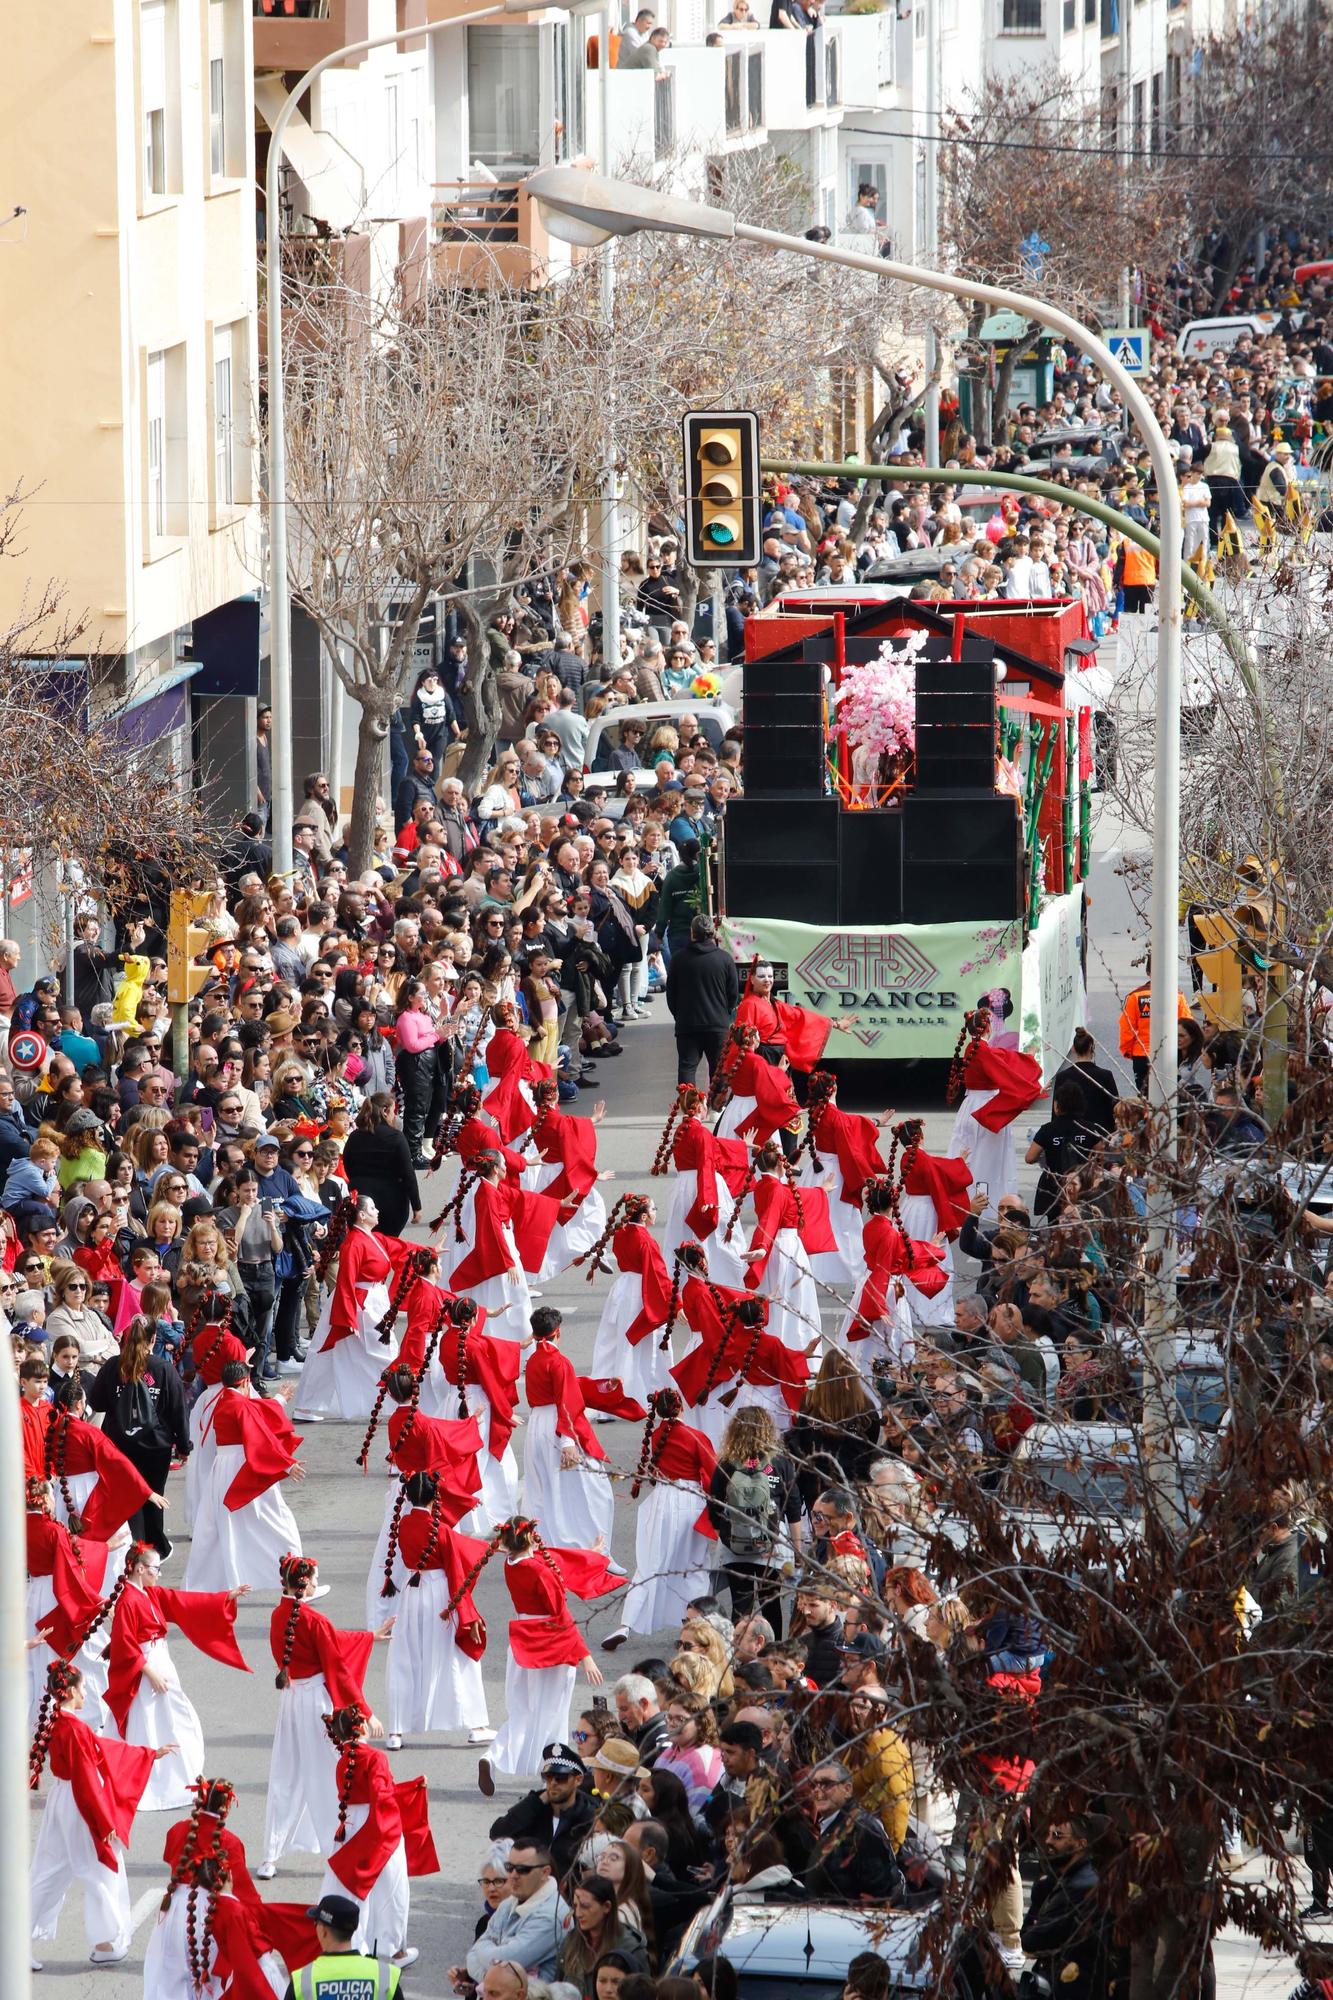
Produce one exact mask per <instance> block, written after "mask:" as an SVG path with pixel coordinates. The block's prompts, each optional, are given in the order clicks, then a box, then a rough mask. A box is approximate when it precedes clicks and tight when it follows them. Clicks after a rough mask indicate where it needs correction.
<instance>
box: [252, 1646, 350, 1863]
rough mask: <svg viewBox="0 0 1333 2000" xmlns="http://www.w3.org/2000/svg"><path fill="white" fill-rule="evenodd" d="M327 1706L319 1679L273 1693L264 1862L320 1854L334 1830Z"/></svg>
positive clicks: (333, 1761)
mask: <svg viewBox="0 0 1333 2000" xmlns="http://www.w3.org/2000/svg"><path fill="white" fill-rule="evenodd" d="M332 1709H333V1702H332V1700H331V1699H330V1697H329V1691H328V1688H327V1687H326V1686H325V1684H324V1676H323V1674H312V1675H311V1677H310V1679H309V1680H306V1681H293V1682H292V1684H291V1686H290V1687H285V1688H279V1689H278V1726H277V1728H276V1729H275V1730H274V1732H273V1759H272V1762H271V1764H270V1765H269V1778H268V1792H267V1794H266V1797H265V1801H264V1860H265V1861H266V1862H268V1861H281V1859H282V1857H283V1855H284V1854H293V1853H296V1854H323V1853H324V1851H325V1849H326V1848H327V1846H328V1844H329V1842H330V1841H331V1840H332V1839H333V1834H334V1829H335V1827H336V1826H337V1824H338V1753H337V1751H336V1750H335V1749H334V1747H333V1745H332V1743H330V1741H329V1738H328V1732H327V1731H326V1729H325V1727H324V1717H325V1716H326V1715H328V1714H330V1713H331V1712H332Z"/></svg>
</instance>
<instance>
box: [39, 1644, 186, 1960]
mask: <svg viewBox="0 0 1333 2000" xmlns="http://www.w3.org/2000/svg"><path fill="white" fill-rule="evenodd" d="M86 1700H87V1689H86V1688H85V1686H84V1679H83V1675H82V1674H81V1673H80V1672H79V1670H78V1668H77V1667H76V1666H74V1665H72V1664H71V1662H70V1661H68V1660H55V1661H53V1662H52V1664H51V1666H50V1667H49V1668H48V1670H47V1676H46V1689H45V1691H44V1693H43V1695H42V1700H41V1704H40V1706H39V1708H38V1712H37V1727H36V1730H35V1732H34V1734H33V1742H32V1754H31V1756H30V1757H29V1760H28V1783H29V1785H30V1786H31V1788H32V1790H33V1791H34V1792H35V1791H36V1790H37V1787H38V1785H39V1784H40V1783H41V1777H42V1769H43V1766H44V1765H45V1764H46V1762H47V1760H48V1758H49V1759H50V1764H51V1783H50V1786H49V1788H48V1790H47V1795H46V1806H45V1809H44V1811H43V1813H42V1819H41V1825H40V1826H39V1827H38V1829H37V1842H36V1845H35V1847H34V1848H33V1854H32V1867H31V1870H30V1874H29V1884H30V1890H31V1919H32V1935H33V1937H34V1938H39V1939H41V1938H44V1939H50V1938H53V1937H54V1936H55V1934H56V1927H57V1925H58V1924H59V1922H60V1912H61V1910H62V1909H63V1908H64V1905H65V1897H66V1896H67V1894H68V1893H69V1889H70V1885H71V1883H74V1882H77V1883H78V1884H79V1885H80V1887H81V1888H82V1890H83V1923H84V1929H85V1931H86V1932H87V1936H88V1942H89V1944H90V1945H91V1947H92V1951H91V1959H92V1963H93V1964H94V1965H118V1964H119V1963H120V1961H121V1959H123V1958H127V1957H128V1956H129V1950H130V1938H131V1935H132V1930H131V1925H132V1918H131V1914H130V1889H129V1883H128V1881H127V1880H126V1876H125V1849H126V1847H127V1846H128V1845H129V1838H130V1827H131V1825H132V1823H133V1820H134V1815H135V1812H136V1811H137V1810H138V1805H139V1801H140V1799H141V1798H142V1797H143V1794H144V1789H145V1787H146V1786H147V1784H148V1780H149V1778H150V1776H151V1775H152V1770H153V1765H154V1764H155V1763H156V1761H157V1759H158V1758H159V1757H169V1756H170V1755H171V1753H172V1751H173V1750H174V1749H175V1748H176V1745H175V1744H174V1743H164V1744H162V1745H160V1747H159V1748H158V1749H156V1750H144V1749H140V1748H139V1747H138V1746H137V1745H135V1744H130V1743H122V1742H121V1741H120V1740H119V1738H118V1737H114V1736H98V1735H97V1734H96V1733H95V1731H94V1730H92V1729H91V1728H90V1727H89V1725H88V1723H87V1722H86V1721H85V1720H84V1719H83V1717H82V1715H81V1714H80V1713H79V1711H80V1709H82V1708H83V1706H84V1704H85V1702H86ZM33 1965H34V1970H36V1971H38V1972H40V1971H41V1967H40V1965H38V1964H37V1962H36V1960H34V1961H33Z"/></svg>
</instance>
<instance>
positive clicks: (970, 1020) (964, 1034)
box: [944, 1007, 990, 1104]
mask: <svg viewBox="0 0 1333 2000" xmlns="http://www.w3.org/2000/svg"><path fill="white" fill-rule="evenodd" d="M989 1034H990V1008H989V1007H978V1008H976V1009H975V1011H974V1012H973V1013H971V1014H964V1016H963V1025H962V1027H961V1028H960V1029H959V1031H958V1040H957V1041H956V1042H955V1043H954V1045H953V1057H952V1059H951V1061H950V1063H949V1081H948V1084H947V1086H946V1088H945V1092H944V1101H945V1103H946V1104H957V1102H958V1100H959V1098H960V1097H961V1096H962V1095H963V1092H964V1090H965V1089H966V1087H967V1058H968V1056H969V1055H971V1053H972V1050H973V1049H974V1048H975V1047H976V1045H977V1043H978V1042H984V1041H985V1040H986V1038H987V1036H988V1035H989Z"/></svg>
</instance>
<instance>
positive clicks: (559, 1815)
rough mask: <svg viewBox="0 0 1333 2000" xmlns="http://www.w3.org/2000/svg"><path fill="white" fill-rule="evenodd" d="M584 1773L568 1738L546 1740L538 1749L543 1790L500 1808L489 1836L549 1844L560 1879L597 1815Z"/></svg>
mask: <svg viewBox="0 0 1333 2000" xmlns="http://www.w3.org/2000/svg"><path fill="white" fill-rule="evenodd" d="M585 1773H586V1766H585V1764H584V1762H583V1759H582V1758H581V1757H580V1756H579V1754H578V1752H577V1751H576V1750H571V1749H570V1747H569V1745H568V1744H567V1743H548V1744H547V1745H546V1748H545V1749H544V1750H543V1752H542V1788H541V1790H540V1791H539V1792H529V1793H528V1794H527V1796H526V1797H525V1798H521V1799H520V1800H519V1801H518V1803H517V1805H512V1806H510V1808H509V1811H508V1812H506V1813H501V1815H500V1817H499V1819H497V1820H496V1821H495V1823H494V1824H493V1826H492V1827H491V1839H492V1840H506V1839H507V1840H522V1841H527V1842H530V1843H532V1844H534V1845H536V1846H538V1847H549V1848H550V1850H551V1859H552V1860H553V1861H554V1863H555V1879H556V1881H557V1882H559V1883H561V1884H563V1883H564V1882H565V1880H566V1878H567V1877H568V1875H569V1871H570V1869H571V1868H572V1867H573V1866H574V1862H575V1860H576V1859H577V1856H578V1851H579V1849H580V1848H581V1847H582V1845H583V1843H584V1841H585V1840H586V1839H587V1838H588V1835H589V1834H590V1833H591V1832H592V1823H593V1820H594V1818H595V1817H596V1808H595V1806H594V1805H593V1801H592V1794H591V1793H590V1792H585V1791H584V1789H583V1780H584V1776H585ZM492 1790H494V1784H493V1783H492Z"/></svg>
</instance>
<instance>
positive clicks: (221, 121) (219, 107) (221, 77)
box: [208, 56, 227, 180]
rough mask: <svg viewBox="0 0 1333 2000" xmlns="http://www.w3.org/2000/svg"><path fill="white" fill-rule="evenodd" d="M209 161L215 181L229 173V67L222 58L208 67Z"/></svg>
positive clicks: (213, 59)
mask: <svg viewBox="0 0 1333 2000" xmlns="http://www.w3.org/2000/svg"><path fill="white" fill-rule="evenodd" d="M208 160H209V165H210V167H211V168H212V170H213V178H214V180H221V179H222V176H223V175H224V174H225V173H226V171H227V67H226V64H225V63H224V62H223V60H222V57H221V56H214V57H213V58H212V59H211V61H210V62H209V65H208Z"/></svg>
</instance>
